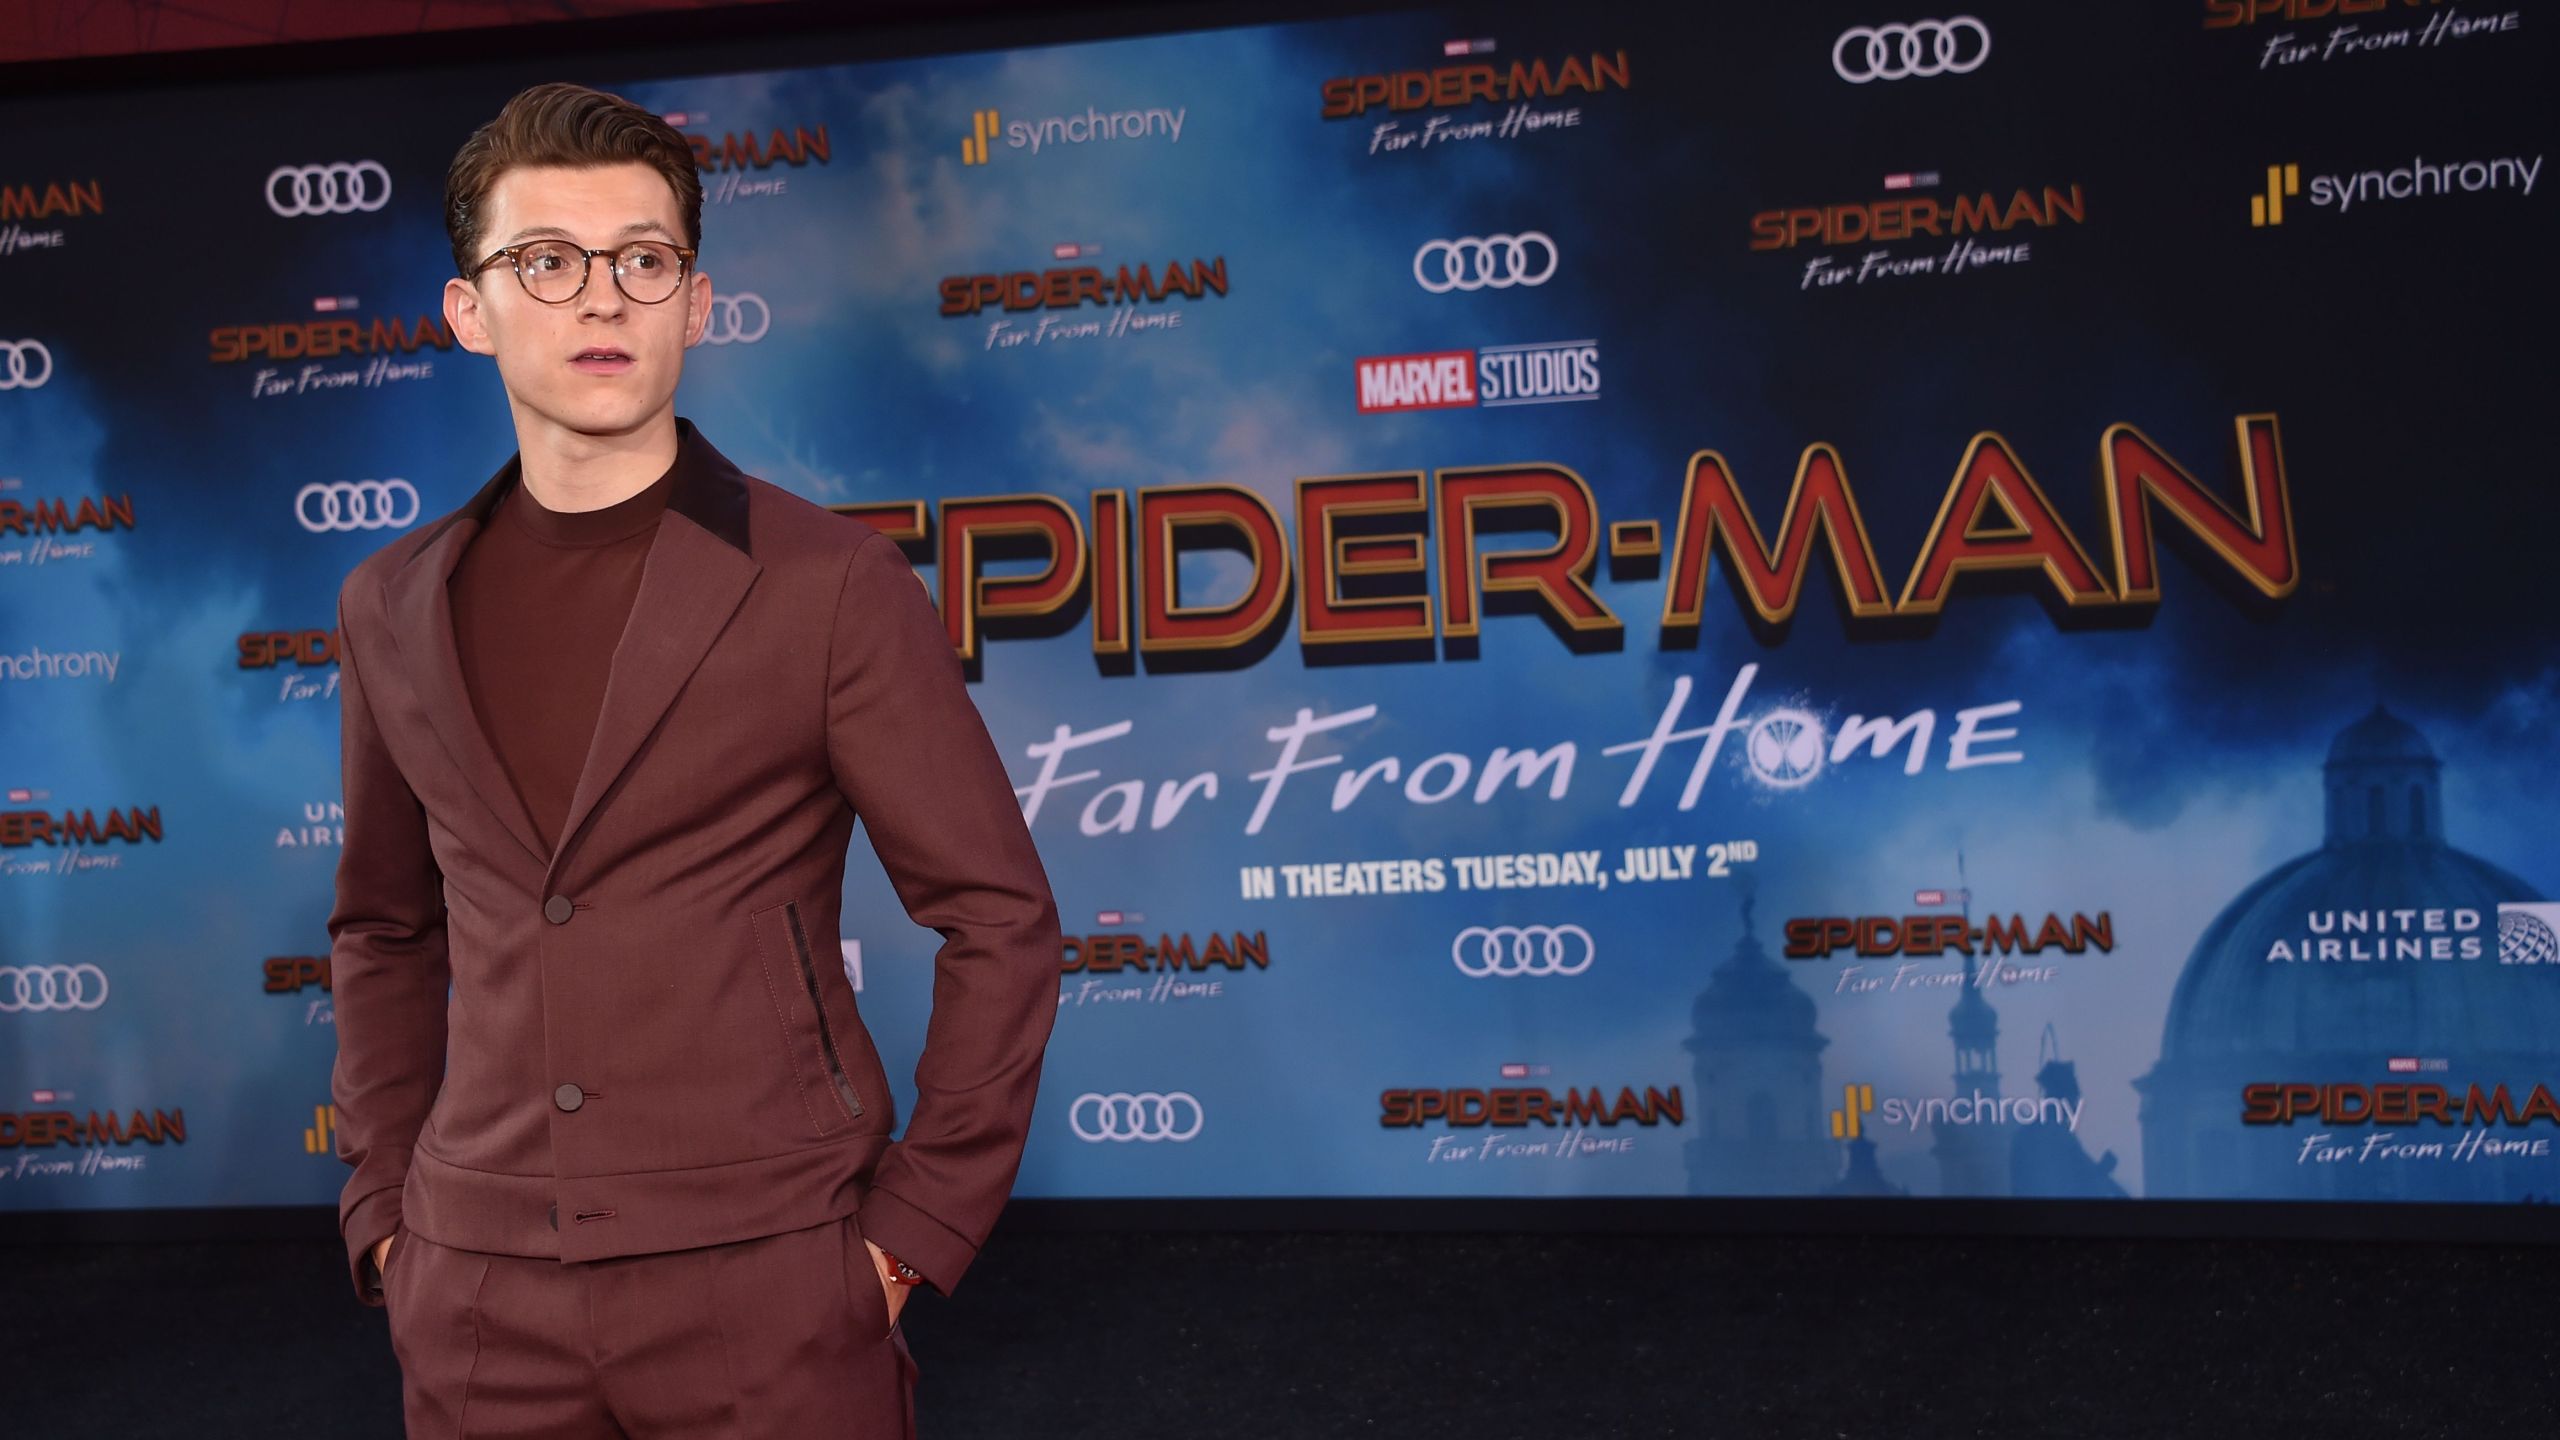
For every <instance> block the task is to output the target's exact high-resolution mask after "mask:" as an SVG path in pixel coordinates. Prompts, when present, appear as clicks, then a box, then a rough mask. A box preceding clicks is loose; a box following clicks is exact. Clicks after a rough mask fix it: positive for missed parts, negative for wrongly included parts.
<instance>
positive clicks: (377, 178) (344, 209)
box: [267, 160, 391, 215]
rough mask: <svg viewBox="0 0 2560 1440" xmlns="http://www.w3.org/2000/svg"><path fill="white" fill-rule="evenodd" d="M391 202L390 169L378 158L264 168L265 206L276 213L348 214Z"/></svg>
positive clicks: (378, 207) (377, 208) (379, 207)
mask: <svg viewBox="0 0 2560 1440" xmlns="http://www.w3.org/2000/svg"><path fill="white" fill-rule="evenodd" d="M390 203H391V172H390V171H388V170H385V169H383V168H382V162H380V161H378V160H358V161H357V162H355V163H354V164H352V165H345V164H339V165H279V166H277V167H276V168H274V169H273V170H270V171H268V172H267V208H268V209H270V210H273V211H274V212H276V213H277V214H279V215H351V214H353V213H355V212H356V211H358V210H379V209H381V208H382V207H383V206H385V205H388V204H390Z"/></svg>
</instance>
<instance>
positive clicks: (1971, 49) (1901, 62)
mask: <svg viewBox="0 0 2560 1440" xmlns="http://www.w3.org/2000/svg"><path fill="white" fill-rule="evenodd" d="M1990 58H1991V27H1990V26H1988V25H1985V24H1983V23H1982V22H1981V21H1979V20H1976V19H1974V18H1973V17H1972V16H1970V15H1958V16H1957V17H1955V18H1954V19H1952V20H1915V21H1913V22H1912V23H1911V24H1908V25H1875V26H1866V25H1861V26H1859V27H1858V28H1857V29H1855V30H1843V31H1841V32H1840V38H1839V39H1837V40H1835V41H1833V42H1831V68H1832V69H1834V70H1837V71H1839V72H1840V78H1841V79H1843V80H1846V81H1848V82H1849V83H1850V84H1852V85H1864V84H1866V83H1867V82H1868V81H1870V80H1904V79H1909V78H1910V77H1912V76H1915V75H1964V74H1969V73H1971V72H1972V71H1975V70H1978V69H1980V68H1982V62H1983V61H1985V60H1988V59H1990Z"/></svg>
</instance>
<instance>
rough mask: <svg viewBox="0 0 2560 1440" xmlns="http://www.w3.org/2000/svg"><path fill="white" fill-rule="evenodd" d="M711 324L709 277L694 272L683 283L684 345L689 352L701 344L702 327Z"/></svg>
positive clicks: (699, 272) (697, 271)
mask: <svg viewBox="0 0 2560 1440" xmlns="http://www.w3.org/2000/svg"><path fill="white" fill-rule="evenodd" d="M710 323H711V277H710V276H708V275H705V274H703V273H702V272H701V271H699V270H696V271H694V272H693V273H692V274H691V275H689V276H687V277H685V282H684V344H685V348H686V349H688V350H690V349H692V348H693V347H694V346H696V345H699V344H701V343H702V330H703V327H704V326H706V325H709V324H710Z"/></svg>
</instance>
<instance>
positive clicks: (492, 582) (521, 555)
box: [446, 446, 684, 845]
mask: <svg viewBox="0 0 2560 1440" xmlns="http://www.w3.org/2000/svg"><path fill="white" fill-rule="evenodd" d="M521 463H522V459H521V457H519V458H518V460H517V461H516V462H515V464H516V465H517V466H519V467H520V466H521ZM683 463H684V460H683V450H682V448H681V446H680V447H679V449H678V451H677V461H676V464H675V465H671V466H669V467H668V469H667V473H665V474H664V475H661V476H659V477H658V478H657V479H656V480H655V481H654V482H652V483H651V484H650V486H649V487H648V488H647V489H645V490H642V491H640V492H639V493H638V494H636V495H633V496H631V497H630V498H629V499H627V500H621V501H617V502H615V503H614V504H611V505H607V506H605V507H604V508H603V509H601V510H580V511H560V510H546V509H544V508H543V506H542V502H540V501H538V500H536V499H534V498H533V492H531V491H530V490H527V489H526V488H525V486H524V481H523V478H522V472H521V469H520V468H519V470H518V475H517V479H516V482H515V483H514V484H513V485H511V486H509V487H508V488H507V491H506V493H505V494H503V495H501V496H500V497H499V498H498V502H497V505H496V508H495V510H494V511H493V512H492V513H491V515H490V517H489V523H488V524H486V525H484V526H482V527H481V529H480V532H479V533H478V534H476V535H474V536H472V537H471V543H470V545H469V547H468V548H466V549H465V550H464V551H463V553H462V560H461V563H460V564H458V565H456V566H455V567H454V571H453V577H452V579H451V580H449V581H447V582H446V584H447V590H448V592H449V594H450V595H451V597H452V600H453V630H454V641H455V644H456V645H457V646H458V647H459V648H460V650H461V652H462V680H463V685H464V687H465V688H466V689H467V690H468V691H469V692H470V695H471V707H472V710H473V711H474V712H475V713H476V714H477V715H478V716H479V718H480V727H481V729H482V730H484V731H486V732H487V733H488V736H489V743H490V744H491V745H492V746H494V747H495V748H496V750H497V752H498V763H499V764H501V765H502V766H504V767H505V768H506V772H507V778H508V779H509V780H511V781H512V782H514V784H515V787H516V794H517V795H519V796H521V797H522V798H523V800H524V805H525V809H526V810H527V811H528V812H529V813H530V814H531V815H532V817H533V824H534V828H535V829H536V830H537V831H539V832H540V833H541V836H542V840H543V843H544V844H546V845H556V844H558V843H559V835H560V826H561V824H562V823H563V822H564V821H566V820H567V819H568V817H569V802H570V800H571V799H572V798H574V797H575V795H576V794H577V789H578V772H579V770H580V769H582V768H583V767H584V766H585V764H586V759H587V744H588V741H589V740H590V739H591V738H592V737H593V736H594V734H595V728H596V716H597V714H598V713H599V712H600V711H602V710H603V708H604V687H605V680H606V678H607V677H608V676H610V675H611V674H612V671H613V651H614V647H615V646H616V645H618V644H620V643H621V640H622V627H623V625H624V623H625V622H626V621H627V620H629V619H630V616H631V600H632V597H633V596H634V595H636V594H638V593H639V590H640V567H641V563H642V562H643V561H644V560H646V559H647V558H648V554H649V543H650V541H651V540H652V539H654V538H655V537H656V535H657V533H658V517H659V515H660V514H661V513H662V512H664V511H665V509H666V508H667V496H668V495H669V494H670V493H671V492H672V491H673V490H674V488H675V479H676V473H677V470H678V469H679V468H681V466H682V465H683Z"/></svg>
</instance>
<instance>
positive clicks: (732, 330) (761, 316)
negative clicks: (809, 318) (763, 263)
mask: <svg viewBox="0 0 2560 1440" xmlns="http://www.w3.org/2000/svg"><path fill="white" fill-rule="evenodd" d="M749 311H753V312H754V317H753V318H754V325H753V327H752V328H750V327H749V324H748V319H749V316H748V312H749ZM772 328H773V309H772V307H771V306H768V305H766V304H765V303H764V297H763V296H761V295H758V294H757V293H755V292H754V291H752V290H741V291H739V292H738V293H737V294H735V295H714V296H712V297H711V318H710V319H709V320H707V321H705V322H703V326H702V343H703V344H705V345H753V344H754V343H756V342H757V341H759V340H761V339H763V338H764V332H765V331H767V330H770V329H772Z"/></svg>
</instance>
